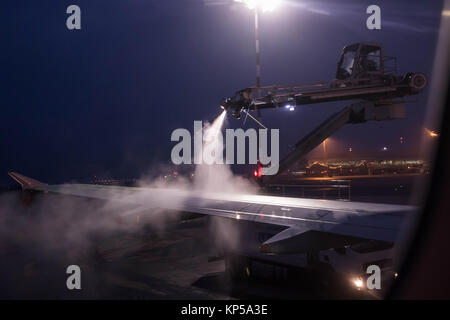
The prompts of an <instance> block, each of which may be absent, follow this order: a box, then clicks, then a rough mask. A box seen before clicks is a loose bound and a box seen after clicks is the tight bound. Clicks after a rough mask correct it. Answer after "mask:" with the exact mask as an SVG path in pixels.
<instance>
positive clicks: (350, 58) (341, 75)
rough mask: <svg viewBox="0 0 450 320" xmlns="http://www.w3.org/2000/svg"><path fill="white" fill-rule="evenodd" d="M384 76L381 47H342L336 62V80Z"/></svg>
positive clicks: (364, 44) (354, 45) (363, 45)
mask: <svg viewBox="0 0 450 320" xmlns="http://www.w3.org/2000/svg"><path fill="white" fill-rule="evenodd" d="M383 74H384V66H383V59H382V48H381V45H379V44H375V43H355V44H352V45H349V46H346V47H344V49H343V50H342V54H341V58H340V59H339V62H338V68H337V72H336V79H338V80H351V79H361V78H376V77H381V76H382V75H383Z"/></svg>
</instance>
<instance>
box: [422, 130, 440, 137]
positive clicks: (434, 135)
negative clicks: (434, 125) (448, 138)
mask: <svg viewBox="0 0 450 320" xmlns="http://www.w3.org/2000/svg"><path fill="white" fill-rule="evenodd" d="M425 132H426V133H427V134H428V135H429V136H430V137H432V138H436V137H439V134H438V133H436V132H434V131H433V130H430V129H427V128H425Z"/></svg>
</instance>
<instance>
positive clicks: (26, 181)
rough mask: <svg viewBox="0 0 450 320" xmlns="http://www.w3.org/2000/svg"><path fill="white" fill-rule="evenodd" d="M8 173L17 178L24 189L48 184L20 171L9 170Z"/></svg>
mask: <svg viewBox="0 0 450 320" xmlns="http://www.w3.org/2000/svg"><path fill="white" fill-rule="evenodd" d="M8 175H9V176H10V177H11V178H13V179H14V180H16V182H17V183H19V184H20V185H21V186H22V189H23V190H26V189H34V188H36V187H39V186H46V185H47V184H46V183H43V182H40V181H37V180H34V179H31V178H28V177H25V176H24V175H21V174H20V173H17V172H8Z"/></svg>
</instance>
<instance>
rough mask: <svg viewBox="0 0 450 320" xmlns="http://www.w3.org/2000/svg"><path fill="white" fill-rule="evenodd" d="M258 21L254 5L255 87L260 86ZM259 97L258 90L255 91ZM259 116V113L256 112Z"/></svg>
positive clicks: (256, 8) (256, 9)
mask: <svg viewBox="0 0 450 320" xmlns="http://www.w3.org/2000/svg"><path fill="white" fill-rule="evenodd" d="M258 25H259V23H258V7H255V45H256V88H258V89H259V88H260V87H261V65H260V60H259V26H258ZM257 95H258V98H259V90H258V91H257ZM258 116H259V114H258Z"/></svg>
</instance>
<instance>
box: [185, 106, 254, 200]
mask: <svg viewBox="0 0 450 320" xmlns="http://www.w3.org/2000/svg"><path fill="white" fill-rule="evenodd" d="M225 120H226V111H223V112H222V113H221V114H220V115H219V116H218V117H217V118H216V119H215V120H214V121H213V122H212V123H211V124H209V125H206V126H204V127H203V144H202V148H200V151H199V152H201V153H202V154H201V155H202V157H203V158H202V159H203V161H202V163H201V164H197V166H196V169H195V180H194V181H195V182H194V184H195V188H196V189H197V190H202V191H205V192H221V193H242V192H245V193H250V192H252V191H253V190H254V189H255V187H253V186H252V185H251V184H250V182H248V181H246V180H245V179H243V178H241V177H237V176H235V175H233V172H232V171H231V169H230V167H229V166H228V165H226V164H224V157H223V153H224V141H223V135H222V128H223V126H224V123H225Z"/></svg>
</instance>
